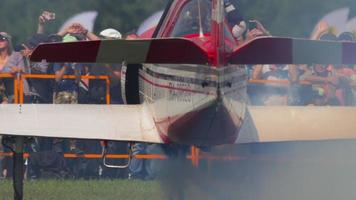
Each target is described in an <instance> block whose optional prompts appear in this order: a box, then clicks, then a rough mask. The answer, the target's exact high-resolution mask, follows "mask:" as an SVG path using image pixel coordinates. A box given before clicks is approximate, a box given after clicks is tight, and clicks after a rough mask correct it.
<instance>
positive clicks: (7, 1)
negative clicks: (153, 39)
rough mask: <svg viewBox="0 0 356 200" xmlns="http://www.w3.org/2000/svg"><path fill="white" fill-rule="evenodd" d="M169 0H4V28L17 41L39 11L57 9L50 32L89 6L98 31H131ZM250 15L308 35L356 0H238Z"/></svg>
mask: <svg viewBox="0 0 356 200" xmlns="http://www.w3.org/2000/svg"><path fill="white" fill-rule="evenodd" d="M167 1H168V0H100V1H99V0H74V1H67V0H56V1H53V0H1V6H0V31H7V32H9V33H10V34H12V35H13V37H14V42H15V44H18V43H20V42H22V41H24V40H25V39H26V38H27V37H29V36H30V35H32V34H33V33H35V32H36V28H37V20H38V15H39V14H40V13H41V12H42V11H43V10H49V11H53V12H55V13H56V20H55V21H53V22H50V23H49V24H48V26H47V27H46V28H47V32H48V33H54V32H57V30H58V28H59V27H60V26H61V25H62V23H63V22H64V20H65V19H67V18H69V17H70V16H72V15H74V14H76V13H78V12H80V11H88V10H97V11H99V16H98V18H97V21H96V24H95V32H99V31H100V30H102V29H104V28H108V27H113V28H116V29H118V30H120V31H121V32H122V33H127V32H130V31H133V30H135V29H137V27H138V25H139V24H140V23H141V22H142V21H143V20H144V19H146V18H147V17H148V16H149V15H150V14H151V13H153V12H155V11H158V10H162V9H164V7H165V4H166V2H167ZM237 1H239V4H240V6H241V8H242V10H243V12H244V14H245V16H246V18H249V19H258V20H260V21H261V22H263V24H265V25H266V27H267V28H268V29H269V30H270V31H271V32H272V33H273V34H274V35H280V36H295V37H308V36H309V34H310V32H311V31H312V29H313V27H314V25H315V24H316V23H317V21H318V20H319V19H320V18H321V17H322V16H324V15H325V14H326V13H328V12H330V11H332V10H335V9H337V8H342V7H350V8H351V15H350V18H351V17H354V16H356V1H354V0H237Z"/></svg>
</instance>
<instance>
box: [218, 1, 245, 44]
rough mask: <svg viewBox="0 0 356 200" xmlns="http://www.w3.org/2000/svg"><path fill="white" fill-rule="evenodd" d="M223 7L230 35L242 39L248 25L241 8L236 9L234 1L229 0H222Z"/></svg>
mask: <svg viewBox="0 0 356 200" xmlns="http://www.w3.org/2000/svg"><path fill="white" fill-rule="evenodd" d="M224 7H225V13H226V16H227V21H228V24H229V27H230V30H231V32H232V35H233V36H234V37H235V39H237V40H239V41H243V40H244V39H245V34H246V31H247V28H248V27H247V24H246V22H245V20H244V17H243V15H242V13H241V10H239V9H238V6H237V5H236V2H234V1H230V0H224Z"/></svg>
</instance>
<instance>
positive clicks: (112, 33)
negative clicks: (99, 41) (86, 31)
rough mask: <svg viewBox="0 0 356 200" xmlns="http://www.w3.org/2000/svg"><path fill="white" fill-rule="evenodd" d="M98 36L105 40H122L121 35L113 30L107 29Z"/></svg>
mask: <svg viewBox="0 0 356 200" xmlns="http://www.w3.org/2000/svg"><path fill="white" fill-rule="evenodd" d="M99 35H100V36H103V37H105V38H109V39H121V38H122V35H121V33H120V32H119V31H117V30H115V29H113V28H107V29H105V30H103V31H101V32H100V34H99Z"/></svg>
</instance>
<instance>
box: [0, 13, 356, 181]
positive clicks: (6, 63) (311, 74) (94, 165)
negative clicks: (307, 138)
mask: <svg viewBox="0 0 356 200" xmlns="http://www.w3.org/2000/svg"><path fill="white" fill-rule="evenodd" d="M48 13H49V12H44V13H43V14H42V15H41V16H40V17H39V23H38V29H37V33H36V34H34V35H33V36H31V37H30V38H29V39H28V40H27V41H25V42H24V43H23V44H21V45H19V46H16V48H15V49H14V48H13V45H12V43H11V36H10V35H9V34H8V33H5V32H0V73H11V74H15V75H16V74H20V73H28V74H54V75H55V79H54V80H51V79H26V80H25V81H24V103H55V104H77V103H81V104H104V103H105V91H106V85H105V82H103V81H102V80H86V79H81V76H82V75H94V76H100V75H108V76H109V77H110V79H111V80H110V83H111V85H110V91H111V99H110V101H111V103H114V104H121V103H123V101H122V99H121V96H120V94H121V92H120V70H121V65H120V64H116V65H115V64H110V65H109V64H78V63H51V64H50V63H47V62H45V61H42V62H40V63H31V62H30V61H29V56H30V55H31V53H32V51H33V50H34V49H35V48H36V47H37V46H38V45H39V44H41V43H51V42H74V41H83V40H101V39H120V38H122V35H121V34H120V33H119V32H118V31H116V30H115V29H106V30H104V31H102V32H101V33H100V34H99V35H100V36H97V35H95V34H94V33H91V32H89V31H88V30H87V29H85V28H84V27H83V26H82V25H81V24H77V23H74V24H72V25H70V26H68V27H67V28H66V29H64V30H63V31H60V32H59V33H56V34H50V35H47V34H45V24H46V23H47V22H48V21H49V20H53V19H51V18H48ZM231 16H232V17H231V19H233V20H235V18H236V19H238V21H239V23H238V24H237V25H235V26H234V27H235V28H234V30H233V31H232V32H233V33H234V37H236V38H237V39H238V40H242V39H241V38H243V39H244V40H245V42H247V41H250V40H252V39H254V38H256V37H261V36H270V33H269V32H268V31H267V29H265V27H264V26H263V25H262V24H261V23H260V22H258V21H257V20H251V21H249V23H246V22H245V21H242V19H240V16H238V15H233V13H232V14H231ZM248 26H250V27H249V28H248ZM252 26H253V27H252ZM240 29H241V30H240ZM245 29H247V30H246V31H245ZM248 29H249V30H248ZM243 32H245V33H243ZM242 34H245V35H242ZM127 39H131V37H130V36H129V37H128V38H127ZM312 39H315V40H333V41H354V40H355V38H354V35H353V34H352V33H349V32H344V33H341V34H340V35H338V36H336V35H334V34H332V33H331V32H330V29H329V27H328V26H327V24H325V23H321V24H320V25H319V27H318V29H317V31H316V33H315V34H314V35H313V38H312ZM248 71H249V75H250V80H252V84H250V85H249V88H248V89H249V90H248V91H249V94H250V99H251V103H252V104H255V105H304V106H305V105H314V106H324V105H333V106H355V105H356V65H355V66H347V65H342V66H335V65H319V64H315V65H313V66H308V65H256V66H249V68H248ZM64 75H74V76H75V77H76V79H64V78H63V76H64ZM253 80H264V81H266V83H268V84H266V85H260V84H258V85H257V84H254V83H253ZM285 83H286V84H285ZM13 91H14V85H13V81H12V80H11V79H7V78H1V79H0V103H1V104H6V103H12V102H14V94H13ZM108 147H109V153H120V154H123V153H127V151H128V145H127V143H122V142H110V143H109V144H108ZM27 148H28V149H27V150H28V151H29V152H32V155H31V157H30V158H29V160H28V161H27V165H28V167H27V176H28V177H29V178H31V179H36V178H39V177H57V178H64V177H74V178H98V177H107V178H127V177H130V174H131V175H132V174H134V176H137V177H140V178H143V177H147V173H145V172H144V171H145V170H144V169H143V168H145V167H143V161H142V160H141V161H139V160H133V164H132V165H131V166H130V167H129V170H117V169H115V170H112V169H108V168H106V167H105V166H103V165H102V164H101V163H100V160H98V159H83V158H76V159H67V160H66V159H64V158H63V153H64V152H73V153H76V154H83V153H84V152H85V153H96V154H100V153H101V149H102V145H101V143H100V142H99V141H91V140H67V139H51V138H35V141H34V142H33V144H32V145H30V146H28V147H27ZM146 148H150V146H145V145H143V144H140V143H137V144H136V145H134V148H133V150H134V153H144V152H145V149H146ZM0 150H1V149H0ZM3 150H5V151H9V149H6V148H4V149H3ZM110 162H112V163H113V164H116V165H122V164H123V163H125V162H127V161H125V160H111V161H110ZM1 166H2V167H0V169H1V173H0V176H2V177H9V176H11V173H10V170H11V168H12V167H11V159H10V158H8V157H7V158H5V159H4V160H3V161H2V164H1ZM147 171H149V170H147V169H146V172H147ZM148 177H149V175H148Z"/></svg>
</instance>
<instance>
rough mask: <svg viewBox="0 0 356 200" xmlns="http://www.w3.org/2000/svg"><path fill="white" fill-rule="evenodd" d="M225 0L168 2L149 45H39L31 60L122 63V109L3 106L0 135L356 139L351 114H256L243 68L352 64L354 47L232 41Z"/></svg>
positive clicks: (313, 110)
mask: <svg viewBox="0 0 356 200" xmlns="http://www.w3.org/2000/svg"><path fill="white" fill-rule="evenodd" d="M229 24H230V23H229V21H228V16H227V15H226V9H225V5H224V1H223V0H174V1H171V2H170V3H169V4H168V6H167V8H166V10H165V11H164V14H163V16H162V18H161V20H160V21H159V23H158V25H157V28H156V30H155V32H154V34H153V38H152V39H137V40H102V41H86V42H73V43H57V44H43V45H40V46H39V47H38V48H37V49H36V51H35V52H34V53H33V55H32V58H31V59H32V61H34V62H36V61H42V60H43V59H45V60H46V61H47V62H81V63H93V62H96V63H123V62H124V63H126V64H127V65H126V67H124V70H122V86H123V91H124V92H123V93H124V94H123V97H124V99H125V101H126V102H127V105H58V104H57V105H54V104H53V105H21V106H20V105H1V106H0V122H1V126H0V133H1V134H5V135H14V136H43V137H62V138H86V139H101V140H116V141H138V142H148V143H178V144H184V145H197V146H213V145H220V144H233V143H256V142H281V141H308V140H330V139H349V138H356V123H355V116H356V108H352V107H347V108H346V107H288V106H286V107H253V106H249V105H248V102H249V99H248V96H247V93H246V85H247V74H246V65H247V64H316V63H318V64H353V63H356V44H355V43H347V42H344V43H341V42H326V41H311V40H304V39H292V38H278V37H262V38H258V39H254V40H252V41H250V42H247V43H245V44H239V42H238V41H237V40H236V39H235V38H234V36H233V33H232V31H231V30H232V27H230V25H229Z"/></svg>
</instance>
